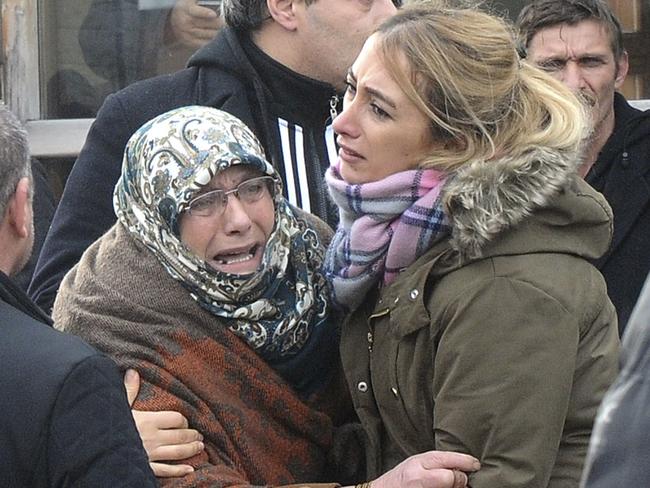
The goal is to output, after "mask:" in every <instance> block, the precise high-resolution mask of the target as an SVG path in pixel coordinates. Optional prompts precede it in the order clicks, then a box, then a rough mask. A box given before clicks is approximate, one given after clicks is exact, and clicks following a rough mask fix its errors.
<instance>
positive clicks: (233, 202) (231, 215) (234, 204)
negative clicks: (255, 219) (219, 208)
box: [223, 193, 252, 234]
mask: <svg viewBox="0 0 650 488" xmlns="http://www.w3.org/2000/svg"><path fill="white" fill-rule="evenodd" d="M248 212H249V209H248V207H247V206H246V205H245V204H244V203H242V201H241V200H240V199H239V197H238V196H236V195H235V194H234V193H231V194H230V195H228V203H227V205H226V209H225V211H224V214H223V218H224V231H225V232H226V233H228V234H231V233H240V232H246V231H247V230H249V229H250V228H251V225H252V220H251V217H250V215H249V214H248Z"/></svg>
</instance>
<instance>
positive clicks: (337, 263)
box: [325, 166, 450, 310]
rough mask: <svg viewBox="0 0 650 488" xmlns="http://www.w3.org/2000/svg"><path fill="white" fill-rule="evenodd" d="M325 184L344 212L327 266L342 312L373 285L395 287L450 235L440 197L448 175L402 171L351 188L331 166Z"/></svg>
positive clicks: (352, 306) (359, 299) (334, 167)
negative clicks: (394, 283)
mask: <svg viewBox="0 0 650 488" xmlns="http://www.w3.org/2000/svg"><path fill="white" fill-rule="evenodd" d="M325 180H326V182H327V185H328V187H329V191H330V195H331V196H332V199H333V200H334V202H335V203H336V204H337V205H338V207H339V211H340V222H339V228H338V229H337V231H336V234H335V236H334V239H333V240H332V243H331V244H330V247H329V249H328V253H327V257H326V265H325V267H326V270H327V275H328V277H329V278H330V280H331V281H332V285H333V288H334V297H335V301H336V303H337V304H338V305H339V306H341V307H342V308H344V309H347V310H354V309H355V308H357V307H358V306H359V305H360V304H361V302H362V301H363V299H364V298H365V296H366V294H367V292H368V291H369V290H370V289H371V288H372V287H373V286H374V285H375V284H377V283H379V282H382V283H383V284H389V283H391V282H392V281H393V280H394V279H395V278H396V276H397V274H398V273H399V272H400V271H401V270H402V269H404V268H406V267H407V266H408V265H410V264H411V263H412V262H413V261H415V260H416V259H417V258H418V257H419V256H421V255H422V254H423V253H424V252H426V251H427V250H428V249H429V248H430V247H431V246H432V245H433V244H434V243H435V242H438V241H439V240H441V239H444V238H446V237H447V236H448V235H449V232H450V230H449V226H448V224H447V218H446V216H445V213H444V210H443V206H442V200H441V193H440V190H441V188H442V187H443V185H444V183H445V177H444V175H443V174H442V173H441V172H439V171H436V170H432V169H419V170H410V171H402V172H399V173H395V174H393V175H390V176H388V177H386V178H384V179H382V180H380V181H375V182H370V183H364V184H355V185H353V184H348V183H346V182H345V181H343V179H342V178H341V174H340V172H339V170H338V168H337V167H336V166H332V167H330V168H329V169H328V170H327V173H326V174H325Z"/></svg>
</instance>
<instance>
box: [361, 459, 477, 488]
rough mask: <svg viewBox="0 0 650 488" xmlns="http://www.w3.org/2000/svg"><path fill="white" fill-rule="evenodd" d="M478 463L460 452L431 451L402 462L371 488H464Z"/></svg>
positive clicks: (373, 483) (376, 481)
mask: <svg viewBox="0 0 650 488" xmlns="http://www.w3.org/2000/svg"><path fill="white" fill-rule="evenodd" d="M480 467H481V465H480V463H479V461H478V459H476V458H474V457H472V456H468V455H467V454H460V453H457V452H446V451H428V452H424V453H422V454H416V455H414V456H411V457H410V458H408V459H406V460H404V461H402V462H401V463H400V464H398V465H397V466H395V467H394V468H393V469H391V470H390V471H388V472H387V473H385V474H383V475H382V476H380V477H379V478H377V479H376V480H374V481H373V482H372V483H371V487H372V488H395V487H396V486H399V487H400V488H463V487H465V486H467V481H468V478H467V473H470V472H473V471H477V470H479V469H480Z"/></svg>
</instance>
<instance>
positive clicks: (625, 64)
mask: <svg viewBox="0 0 650 488" xmlns="http://www.w3.org/2000/svg"><path fill="white" fill-rule="evenodd" d="M629 69H630V63H629V61H628V58H627V51H623V54H622V55H621V58H620V59H619V60H618V63H616V79H615V81H614V87H615V88H616V89H618V88H620V87H621V86H622V85H623V82H624V81H625V77H626V76H627V72H628V70H629Z"/></svg>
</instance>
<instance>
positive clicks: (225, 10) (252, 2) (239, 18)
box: [221, 0, 269, 32]
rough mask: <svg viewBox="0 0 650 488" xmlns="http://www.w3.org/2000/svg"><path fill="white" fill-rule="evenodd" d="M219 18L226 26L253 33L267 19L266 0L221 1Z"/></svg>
mask: <svg viewBox="0 0 650 488" xmlns="http://www.w3.org/2000/svg"><path fill="white" fill-rule="evenodd" d="M221 16H222V17H223V19H224V21H225V22H226V25H227V26H228V27H232V28H233V29H237V30H241V31H246V32H249V31H254V30H257V29H259V28H260V27H261V25H262V23H263V22H264V21H265V20H267V19H268V18H269V10H268V9H267V8H266V0H223V3H222V4H221Z"/></svg>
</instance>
